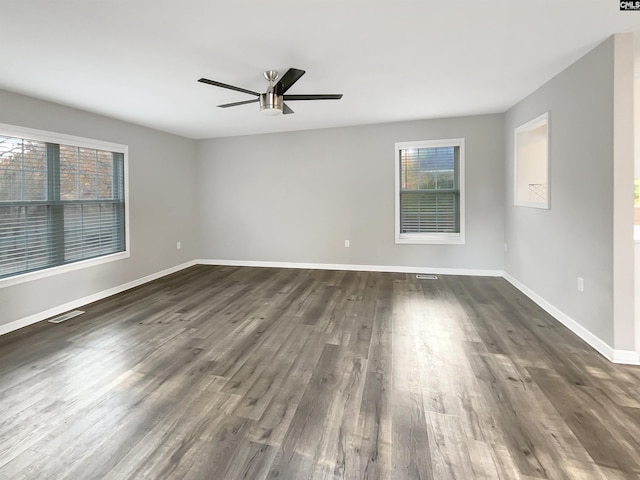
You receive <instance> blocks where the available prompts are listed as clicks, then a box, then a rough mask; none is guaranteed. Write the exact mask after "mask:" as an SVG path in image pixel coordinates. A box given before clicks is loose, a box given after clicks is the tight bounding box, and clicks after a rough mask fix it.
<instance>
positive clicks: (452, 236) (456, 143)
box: [394, 138, 466, 245]
mask: <svg viewBox="0 0 640 480" xmlns="http://www.w3.org/2000/svg"><path fill="white" fill-rule="evenodd" d="M452 146H453V147H459V148H460V159H459V170H460V171H459V175H460V178H459V182H460V233H400V150H402V149H405V148H434V147H452ZM394 153H395V160H394V166H395V172H396V173H395V217H396V218H395V239H396V243H397V244H412V245H420V244H435V245H438V244H440V245H463V244H464V243H465V190H466V188H465V181H464V157H465V152H464V138H450V139H445V140H421V141H416V142H397V143H396V144H395V150H394Z"/></svg>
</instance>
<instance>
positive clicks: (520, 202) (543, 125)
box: [514, 112, 549, 209]
mask: <svg viewBox="0 0 640 480" xmlns="http://www.w3.org/2000/svg"><path fill="white" fill-rule="evenodd" d="M514 137H515V138H514V144H515V152H514V163H515V165H514V167H515V168H514V171H515V185H514V192H515V205H517V206H520V207H534V208H547V209H548V208H549V112H547V113H545V114H543V115H540V116H539V117H537V118H534V119H533V120H531V121H529V122H527V123H525V124H524V125H521V126H519V127H518V128H516V129H515V131H514Z"/></svg>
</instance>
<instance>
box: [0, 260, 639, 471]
mask: <svg viewBox="0 0 640 480" xmlns="http://www.w3.org/2000/svg"><path fill="white" fill-rule="evenodd" d="M83 310H85V311H86V313H85V314H84V315H82V316H79V317H76V318H74V319H71V320H69V321H67V322H65V323H61V324H58V325H54V324H50V323H47V322H42V323H39V324H36V325H33V326H31V327H28V328H24V329H22V330H19V331H16V332H13V333H11V334H8V335H5V336H2V337H0V478H2V479H11V480H16V479H38V480H40V479H81V480H85V479H98V478H105V479H113V480H121V479H130V478H136V479H142V478H144V479H183V478H184V479H225V480H227V479H229V480H233V479H295V480H298V479H342V478H346V479H390V480H401V479H436V480H445V479H461V480H472V479H503V480H518V479H526V480H532V479H552V480H560V479H613V480H618V479H636V478H640V395H639V393H640V368H638V367H629V366H620V365H614V364H611V363H609V362H608V361H607V360H605V359H604V358H602V357H601V356H600V355H599V354H597V353H596V352H594V351H593V350H592V349H591V348H590V347H588V346H587V345H586V344H585V343H583V342H582V341H581V340H580V339H578V338H577V337H576V336H574V335H573V334H572V333H570V332H569V331H568V330H567V329H565V328H564V327H563V326H562V325H560V324H559V323H558V322H556V321H555V320H553V319H552V318H551V317H549V315H547V314H546V313H545V312H543V311H542V310H541V309H540V308H538V307H537V306H536V305H534V304H533V303H532V302H531V301H530V300H528V299H527V298H526V297H525V296H524V295H523V294H521V293H520V292H519V291H517V290H516V289H515V288H513V287H512V286H511V285H510V284H508V283H507V282H506V281H505V280H503V279H499V278H479V277H457V276H441V277H440V278H439V279H438V280H417V279H416V278H415V276H414V275H408V274H393V273H368V272H344V271H321V270H288V269H267V268H246V267H212V266H197V267H192V268H189V269H187V270H183V271H182V272H179V273H177V274H174V275H171V276H168V277H164V278H162V279H160V280H157V281H155V282H152V283H149V284H147V285H144V286H142V287H139V288H136V289H133V290H130V291H128V292H125V293H123V294H120V295H117V296H114V297H111V298H108V299H105V300H103V301H100V302H96V303H94V304H91V305H89V306H87V307H86V308H84V309H83Z"/></svg>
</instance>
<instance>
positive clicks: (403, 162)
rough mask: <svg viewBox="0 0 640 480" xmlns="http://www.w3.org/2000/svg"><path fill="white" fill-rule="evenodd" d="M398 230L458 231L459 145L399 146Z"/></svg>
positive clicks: (417, 231) (418, 231)
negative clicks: (401, 147)
mask: <svg viewBox="0 0 640 480" xmlns="http://www.w3.org/2000/svg"><path fill="white" fill-rule="evenodd" d="M399 155H400V162H399V164H400V232H401V233H403V234H407V233H409V234H411V233H418V234H419V233H459V232H460V185H459V172H458V169H459V155H460V149H459V147H458V146H444V147H427V148H406V149H400V151H399Z"/></svg>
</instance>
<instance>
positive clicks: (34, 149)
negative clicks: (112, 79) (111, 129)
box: [0, 129, 126, 279]
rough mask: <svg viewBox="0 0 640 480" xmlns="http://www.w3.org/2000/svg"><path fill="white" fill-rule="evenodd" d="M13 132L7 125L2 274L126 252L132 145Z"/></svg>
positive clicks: (1, 148) (0, 132)
mask: <svg viewBox="0 0 640 480" xmlns="http://www.w3.org/2000/svg"><path fill="white" fill-rule="evenodd" d="M6 132H7V130H6V129H0V279H6V278H9V277H14V276H18V275H22V274H25V273H29V272H35V271H40V270H44V269H49V268H51V267H58V266H61V265H68V264H71V263H74V262H79V261H81V260H88V259H95V258H98V257H104V256H109V255H113V254H117V253H120V252H125V250H126V232H125V225H126V222H125V220H126V219H125V154H126V147H124V146H120V145H111V144H103V143H100V145H99V147H98V148H96V142H95V141H90V140H87V141H86V142H83V141H82V140H84V139H78V138H77V137H66V136H64V137H65V138H63V140H66V141H65V142H63V141H58V140H59V138H60V137H55V136H54V135H55V134H49V133H48V132H41V135H39V134H38V132H37V131H31V130H30V131H29V135H28V136H27V135H10V134H6ZM69 140H72V141H71V142H70V141H69Z"/></svg>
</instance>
